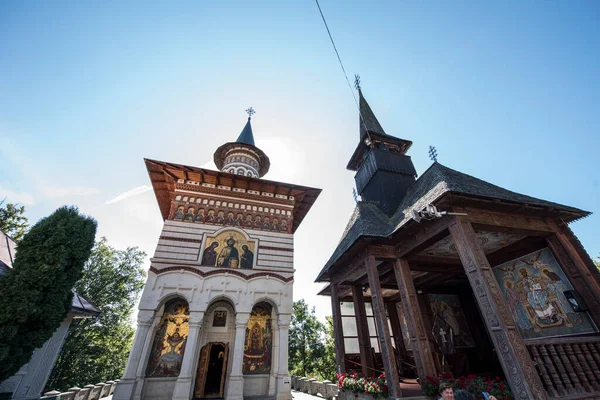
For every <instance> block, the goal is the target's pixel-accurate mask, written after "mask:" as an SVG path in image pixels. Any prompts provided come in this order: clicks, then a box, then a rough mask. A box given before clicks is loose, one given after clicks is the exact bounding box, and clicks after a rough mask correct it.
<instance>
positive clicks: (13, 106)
mask: <svg viewBox="0 0 600 400" xmlns="http://www.w3.org/2000/svg"><path fill="white" fill-rule="evenodd" d="M321 7H322V9H323V12H324V13H325V16H326V18H327V19H328V22H329V26H330V28H331V30H332V33H333V36H334V38H335V40H336V43H337V45H338V49H339V50H340V53H341V56H342V59H343V61H344V64H345V67H346V69H347V71H348V72H349V74H350V75H351V76H353V74H354V73H360V75H361V77H362V87H363V91H364V94H365V96H366V98H367V99H368V101H369V103H370V105H371V107H372V108H373V110H374V112H375V114H376V115H377V117H378V119H379V121H380V122H381V124H382V125H383V127H384V129H385V130H386V132H387V133H388V134H391V135H395V136H399V137H402V138H406V139H409V140H412V141H413V142H414V144H413V147H412V148H411V150H410V152H409V155H411V156H412V159H413V161H414V163H415V166H416V168H417V171H418V172H419V173H422V172H423V171H425V169H426V168H427V167H428V166H429V165H430V163H431V161H430V160H429V158H428V156H427V149H428V146H429V145H435V146H436V147H437V149H438V153H439V157H438V160H439V161H440V162H441V163H442V164H444V165H446V166H448V167H451V168H453V169H457V170H459V171H463V172H465V173H468V174H471V175H474V176H477V177H479V178H482V179H485V180H487V181H489V182H492V183H494V184H497V185H500V186H503V187H505V188H507V189H510V190H513V191H517V192H521V193H525V194H528V195H531V196H535V197H540V198H543V199H547V200H551V201H555V202H558V203H563V204H568V205H572V206H575V207H579V208H582V209H584V210H588V211H592V212H594V213H595V214H593V215H592V216H590V217H588V218H586V219H584V220H582V221H579V222H576V223H574V224H573V225H572V228H573V230H574V231H575V233H576V234H577V235H578V236H579V238H580V239H581V241H582V242H583V244H584V246H585V247H586V248H587V250H588V252H589V253H590V254H591V255H592V256H594V257H595V256H598V255H600V227H599V223H600V216H599V214H600V200H599V197H600V177H599V171H600V161H599V160H600V158H599V157H598V150H599V149H600V135H599V133H598V131H599V128H600V72H599V71H600V68H599V61H600V3H598V2H596V1H587V2H586V1H576V2H567V1H525V2H523V1H495V2H492V1H486V2H481V1H452V2H444V1H366V0H361V1H341V0H340V1H333V0H321ZM351 79H352V78H351ZM249 106H253V107H254V108H255V109H256V111H257V114H256V115H255V116H254V118H253V128H254V134H255V139H256V143H257V145H258V146H259V147H260V148H262V149H263V150H264V151H265V152H266V153H267V154H268V155H269V157H270V158H271V172H269V174H268V175H267V176H266V178H267V179H272V180H281V181H285V182H290V183H296V184H303V185H309V186H315V187H319V188H322V189H323V193H322V195H321V197H320V198H319V199H318V201H317V202H316V204H315V205H314V207H313V209H312V211H311V212H310V213H309V214H308V216H307V218H306V219H305V220H304V222H303V224H302V225H301V227H300V228H299V229H298V231H297V235H296V252H295V263H296V268H297V273H296V284H295V289H294V291H295V296H294V297H295V299H299V298H302V297H304V298H306V300H307V301H308V302H309V303H310V304H312V305H315V306H316V307H317V312H318V314H319V315H320V316H324V315H328V314H329V313H330V312H331V311H330V302H329V299H328V298H320V297H318V296H316V292H317V291H318V290H319V288H320V285H317V284H313V283H312V282H313V280H314V278H315V277H316V275H317V273H318V271H319V270H320V269H321V267H322V266H323V265H324V263H325V262H326V261H327V259H328V258H329V256H330V254H331V253H332V251H333V249H334V248H335V246H336V245H337V243H338V241H339V239H340V235H341V232H342V231H343V229H344V227H345V225H346V222H347V220H348V218H349V216H350V214H351V212H352V209H353V206H354V201H353V198H352V188H353V185H354V181H353V174H352V173H351V172H349V171H346V170H345V166H346V163H347V161H348V159H349V157H350V155H351V154H352V151H353V150H354V148H355V146H356V144H357V140H358V115H357V110H356V105H355V103H354V100H353V98H352V95H351V92H350V89H349V88H348V86H347V84H346V81H345V79H344V77H343V75H342V72H341V70H340V67H339V65H338V62H337V59H336V56H335V54H334V52H333V49H332V47H331V44H330V42H329V39H328V37H327V33H326V31H325V28H324V26H323V23H322V21H321V17H320V15H319V13H318V9H317V7H316V4H315V3H314V2H313V1H310V0H303V1H300V0H294V1H292V0H289V1H273V0H271V1H260V0H255V1H197V0H196V1H177V2H155V1H143V2H142V1H127V2H120V1H112V2H111V1H103V2H99V1H98V2H81V1H52V2H48V1H28V2H21V1H3V2H0V157H1V160H2V161H1V162H0V196H2V197H6V198H7V200H8V201H10V202H19V203H21V204H24V205H25V206H26V207H27V210H28V216H29V218H30V220H31V221H32V222H35V221H36V220H37V219H38V218H40V217H42V216H45V215H48V214H49V213H50V212H52V211H53V210H54V209H55V208H56V207H58V206H60V205H63V204H75V205H77V206H79V207H80V209H81V210H82V211H83V212H85V213H88V214H91V215H92V216H94V217H95V218H96V219H97V220H98V222H99V234H100V235H104V236H106V237H107V238H108V240H109V242H110V243H111V244H113V245H115V246H117V247H119V248H125V247H127V246H139V247H141V248H142V249H143V250H145V251H146V252H147V253H148V254H149V255H152V253H153V252H154V248H155V246H156V243H157V241H158V236H159V234H160V229H161V227H162V220H161V217H160V213H159V210H158V207H157V203H156V200H155V198H154V194H153V192H152V191H151V190H150V186H149V184H150V182H149V179H148V175H147V172H146V170H145V166H144V163H143V158H144V157H147V158H155V159H159V160H164V161H170V162H175V163H182V164H188V165H197V166H207V165H210V162H211V160H212V156H213V153H214V151H215V149H216V148H217V147H218V146H219V145H221V144H223V143H225V142H227V141H232V140H235V138H236V137H237V135H238V134H239V133H240V131H241V129H242V128H243V126H244V124H245V119H246V115H245V113H244V110H245V109H246V108H248V107H249ZM148 266H149V262H147V265H146V267H148Z"/></svg>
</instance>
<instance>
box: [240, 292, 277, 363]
mask: <svg viewBox="0 0 600 400" xmlns="http://www.w3.org/2000/svg"><path fill="white" fill-rule="evenodd" d="M271 311H272V307H271V305H270V304H268V303H264V302H263V303H258V304H256V305H255V306H254V307H253V308H252V313H251V314H250V319H248V326H247V327H246V340H245V341H244V365H243V368H242V371H243V373H244V375H250V374H268V373H269V372H271V346H272V340H273V335H272V331H271Z"/></svg>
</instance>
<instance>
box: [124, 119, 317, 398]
mask: <svg viewBox="0 0 600 400" xmlns="http://www.w3.org/2000/svg"><path fill="white" fill-rule="evenodd" d="M247 113H248V116H249V117H248V121H247V122H246V125H245V126H244V128H243V129H242V132H241V134H240V135H239V137H238V138H237V140H236V141H235V142H227V143H225V144H224V145H222V146H220V147H219V148H218V149H217V150H216V152H215V153H214V161H215V164H216V165H217V168H218V171H213V170H208V169H204V168H198V167H193V166H187V165H180V164H174V163H170V162H169V163H167V162H163V161H157V160H149V159H146V160H145V163H146V168H147V169H148V174H149V176H150V180H151V182H152V187H153V189H154V193H155V194H156V200H157V202H158V207H159V209H160V213H161V215H162V218H163V220H164V225H163V229H162V232H161V234H160V237H159V240H158V245H157V247H156V251H155V253H154V256H153V257H152V258H151V260H150V261H151V264H150V269H149V271H148V278H147V281H146V285H145V287H144V291H143V293H142V298H141V301H140V305H139V313H138V317H137V330H136V335H135V339H134V343H133V347H132V350H131V353H130V355H129V360H128V362H127V367H126V369H125V373H124V375H123V378H122V379H121V381H120V382H119V383H118V385H117V387H116V390H115V393H114V396H113V398H114V400H133V399H136V400H137V399H140V400H152V399H156V400H159V399H160V400H165V399H169V400H191V399H203V398H223V399H226V400H242V399H243V398H244V397H247V396H255V397H269V398H272V399H274V400H291V399H292V396H291V381H290V376H289V371H288V328H289V325H290V320H291V316H292V311H293V282H294V257H293V254H294V232H295V231H296V229H298V227H299V226H300V223H301V222H302V220H303V219H304V217H305V216H306V214H307V213H308V211H309V210H310V208H311V206H312V205H313V203H314V202H315V200H316V198H317V197H318V195H319V193H320V192H321V191H320V189H315V188H311V187H306V186H299V185H293V184H289V183H284V182H275V181H268V180H265V179H262V177H263V176H264V175H265V174H266V173H267V172H268V171H269V168H270V161H269V157H267V155H266V154H265V153H264V152H263V151H262V150H261V149H260V148H258V147H257V146H256V144H255V143H254V134H253V132H252V126H251V118H252V115H253V114H254V110H253V109H252V108H249V109H248V110H247Z"/></svg>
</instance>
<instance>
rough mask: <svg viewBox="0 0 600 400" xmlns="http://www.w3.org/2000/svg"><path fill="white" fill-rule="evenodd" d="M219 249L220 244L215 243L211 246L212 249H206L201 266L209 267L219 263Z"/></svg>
mask: <svg viewBox="0 0 600 400" xmlns="http://www.w3.org/2000/svg"><path fill="white" fill-rule="evenodd" d="M217 247H219V242H216V241H215V242H212V243H211V244H210V247H207V248H206V249H204V254H202V262H201V263H200V265H205V266H209V267H214V266H215V264H216V263H217V250H216V248H217Z"/></svg>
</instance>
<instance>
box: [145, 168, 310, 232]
mask: <svg viewBox="0 0 600 400" xmlns="http://www.w3.org/2000/svg"><path fill="white" fill-rule="evenodd" d="M144 162H145V163H146V169H147V170H148V175H149V176H150V181H151V182H152V188H153V189H154V193H155V195H156V200H157V201H158V207H159V209H160V212H161V215H162V217H163V220H166V219H167V218H168V216H169V211H170V208H171V201H172V200H173V198H174V196H175V187H176V184H177V180H178V179H184V180H185V181H188V180H189V181H195V182H201V183H209V184H213V185H216V186H218V185H222V186H228V187H232V188H239V189H244V190H256V191H259V192H268V193H275V194H280V195H285V196H294V200H293V204H294V210H293V217H294V221H293V224H292V232H295V231H296V229H298V227H299V226H300V223H301V222H302V220H303V219H304V217H305V216H306V214H307V213H308V211H309V210H310V209H311V207H312V205H313V204H314V202H315V201H316V199H317V197H319V194H320V193H321V189H316V188H312V187H308V186H300V185H293V184H290V183H284V182H277V181H268V180H264V179H257V178H251V177H247V176H241V175H234V174H229V173H226V172H220V171H213V170H210V169H204V168H198V167H190V166H187V165H180V164H173V163H166V162H163V161H157V160H150V159H146V158H145V159H144ZM235 193H236V192H230V191H223V194H228V195H231V194H235ZM269 199H274V200H277V199H276V198H274V197H266V198H265V197H263V198H261V200H263V201H264V200H269Z"/></svg>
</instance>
